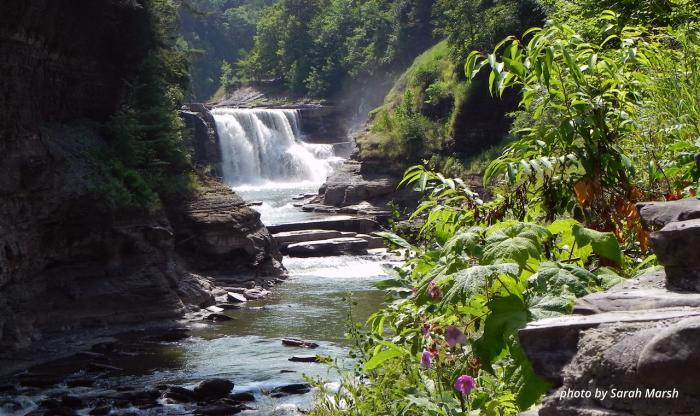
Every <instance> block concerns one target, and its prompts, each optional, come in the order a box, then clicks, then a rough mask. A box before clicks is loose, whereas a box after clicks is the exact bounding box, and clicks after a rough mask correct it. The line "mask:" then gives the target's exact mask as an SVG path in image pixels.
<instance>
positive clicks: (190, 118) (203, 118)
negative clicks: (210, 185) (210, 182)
mask: <svg viewBox="0 0 700 416" xmlns="http://www.w3.org/2000/svg"><path fill="white" fill-rule="evenodd" d="M187 108H188V110H185V111H181V112H180V118H182V120H183V121H184V122H185V125H186V126H187V128H188V129H189V130H190V134H189V135H187V139H188V143H187V144H188V147H189V148H190V151H191V153H192V162H193V163H194V164H195V165H196V166H198V167H199V168H200V169H206V170H207V173H208V174H209V175H210V176H215V177H221V176H222V175H223V173H222V170H221V148H220V147H219V135H218V133H217V131H216V121H215V120H214V116H212V114H211V113H210V112H209V110H208V109H207V108H206V107H204V105H202V104H189V105H188V107H187Z"/></svg>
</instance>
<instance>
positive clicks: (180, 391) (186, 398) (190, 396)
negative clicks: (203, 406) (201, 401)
mask: <svg viewBox="0 0 700 416" xmlns="http://www.w3.org/2000/svg"><path fill="white" fill-rule="evenodd" d="M163 398H166V399H170V400H172V401H175V402H180V403H187V402H194V401H196V400H197V395H196V394H195V392H194V391H192V390H189V389H186V388H184V387H179V386H170V387H168V389H167V390H166V391H165V392H164V393H163Z"/></svg>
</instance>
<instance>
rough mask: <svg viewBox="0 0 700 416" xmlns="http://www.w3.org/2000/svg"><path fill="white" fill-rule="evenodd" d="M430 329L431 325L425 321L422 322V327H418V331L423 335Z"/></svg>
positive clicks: (427, 333)
mask: <svg viewBox="0 0 700 416" xmlns="http://www.w3.org/2000/svg"><path fill="white" fill-rule="evenodd" d="M432 329H433V326H432V325H430V324H429V323H427V322H425V323H423V327H422V328H421V329H420V332H421V333H422V334H423V336H424V337H427V336H428V335H429V334H430V331H431V330H432Z"/></svg>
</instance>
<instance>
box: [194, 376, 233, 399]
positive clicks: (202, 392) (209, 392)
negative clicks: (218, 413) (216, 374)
mask: <svg viewBox="0 0 700 416" xmlns="http://www.w3.org/2000/svg"><path fill="white" fill-rule="evenodd" d="M233 387H234V385H233V382H232V381H230V380H225V379H222V378H212V379H208V380H203V381H201V382H199V384H197V385H196V386H195V387H194V390H193V392H194V394H195V396H196V397H197V398H198V399H199V400H218V399H222V398H224V397H227V396H228V395H229V394H230V393H231V390H233Z"/></svg>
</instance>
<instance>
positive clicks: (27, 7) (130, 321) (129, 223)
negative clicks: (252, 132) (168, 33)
mask: <svg viewBox="0 0 700 416" xmlns="http://www.w3.org/2000/svg"><path fill="white" fill-rule="evenodd" d="M132 3H133V4H132ZM0 9H2V10H1V12H0V72H1V73H2V76H1V77H0V114H2V116H0V373H5V372H9V371H13V370H14V369H16V368H18V367H17V366H20V367H21V366H23V365H28V364H30V363H29V362H27V363H24V362H22V361H21V360H18V359H17V354H18V353H19V352H20V350H24V349H25V348H27V347H31V346H34V345H37V344H42V345H44V346H45V345H48V343H49V341H50V340H52V339H53V338H55V337H58V336H72V335H76V333H77V332H78V331H81V332H80V334H81V335H82V334H85V333H86V332H87V334H88V335H89V334H92V333H93V332H94V333H97V332H104V331H109V330H112V331H118V330H120V329H125V327H124V326H126V325H129V326H132V325H135V324H138V325H141V324H147V323H153V324H159V325H163V324H167V323H169V320H171V319H174V318H179V317H181V316H182V313H183V312H185V311H186V310H187V309H188V307H189V306H206V305H207V304H211V303H212V302H213V296H212V294H211V291H212V287H211V283H210V281H209V279H208V278H206V277H203V276H201V275H197V274H194V273H192V272H190V271H189V270H188V269H186V268H185V267H184V264H185V262H184V261H183V260H182V258H181V256H180V255H179V254H178V253H177V250H176V247H178V248H179V246H176V243H182V240H179V239H178V237H180V236H182V235H183V233H186V234H187V235H188V236H190V237H191V238H192V240H195V241H198V242H202V246H201V248H200V250H201V253H202V254H203V255H205V256H206V255H213V256H214V257H215V258H217V261H218V259H219V258H221V257H225V258H227V259H230V260H231V261H233V262H236V261H242V260H241V259H245V262H244V263H245V265H244V266H245V267H248V266H249V265H250V266H251V267H254V268H260V269H262V270H264V271H267V266H268V265H270V268H271V269H275V267H276V265H275V264H274V261H273V260H274V259H276V257H275V256H277V254H275V252H274V250H272V249H271V246H270V247H268V246H267V245H266V244H268V243H269V242H270V238H269V234H267V233H266V231H265V229H264V227H262V225H261V224H260V222H259V217H258V216H257V214H256V213H255V212H254V211H252V210H250V209H249V208H247V207H241V206H240V199H239V198H236V197H235V195H233V194H232V193H231V192H228V194H226V195H222V196H220V197H216V198H210V197H208V195H205V196H204V198H203V199H204V201H201V202H197V200H196V199H195V200H193V201H191V203H190V205H189V206H188V207H185V208H191V210H189V211H187V212H186V213H185V214H182V213H183V211H179V209H180V208H181V207H168V209H167V211H168V214H169V215H171V216H173V217H178V216H180V214H182V216H184V217H186V218H189V219H191V222H190V223H187V227H185V228H184V229H180V228H178V227H177V226H173V223H172V222H171V220H170V219H169V218H168V216H166V213H165V212H164V211H163V212H152V213H145V212H141V211H139V212H135V211H131V210H127V209H125V208H117V207H115V206H114V204H113V202H114V201H110V200H109V198H106V197H105V195H106V193H105V192H104V189H101V186H102V185H104V184H105V182H106V181H105V180H104V179H105V178H104V176H103V173H102V171H103V170H104V166H103V164H100V161H99V160H97V159H98V158H97V155H100V154H102V153H103V150H104V149H106V148H107V147H108V146H109V145H110V144H109V143H107V141H106V140H105V139H104V138H103V136H102V126H101V125H100V123H102V122H104V121H106V120H107V119H109V117H110V116H111V115H112V114H113V113H114V112H115V111H116V109H117V107H118V105H119V103H120V102H121V100H122V99H123V96H124V93H125V91H126V84H125V82H124V80H125V79H130V77H131V76H132V75H133V74H134V72H135V71H136V70H137V69H138V67H139V63H140V62H141V61H142V60H143V59H144V58H145V56H146V54H147V52H148V51H149V49H150V48H151V46H152V45H150V44H149V39H151V38H152V36H150V30H151V29H150V28H151V25H150V22H149V19H148V14H147V13H146V10H145V8H144V7H142V6H139V5H138V4H136V3H135V2H124V1H117V0H75V1H63V0H60V1H59V0H7V1H3V3H2V6H0ZM210 150H211V149H210ZM217 209H222V210H224V211H225V212H224V213H218V214H217V213H215V212H214V211H216V210H217ZM177 225H179V224H177ZM188 227H189V228H188ZM258 249H259V251H257V250H258ZM239 252H240V253H241V255H240V256H238V255H233V254H235V253H239ZM120 325H124V326H120ZM85 328H90V331H85ZM73 330H75V331H73ZM61 348H62V347H61ZM61 348H55V349H54V351H57V352H59V353H60V350H61ZM35 355H36V357H33V356H32V357H30V359H35V358H41V357H42V356H43V357H44V358H49V357H48V356H49V355H50V354H49V353H47V352H46V351H43V352H42V354H35Z"/></svg>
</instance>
